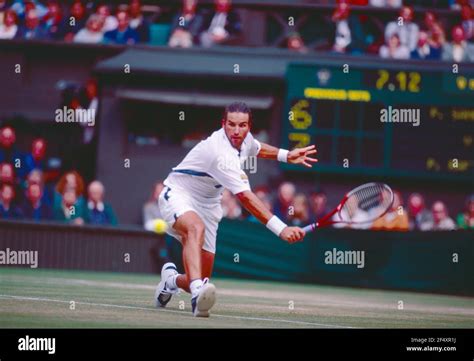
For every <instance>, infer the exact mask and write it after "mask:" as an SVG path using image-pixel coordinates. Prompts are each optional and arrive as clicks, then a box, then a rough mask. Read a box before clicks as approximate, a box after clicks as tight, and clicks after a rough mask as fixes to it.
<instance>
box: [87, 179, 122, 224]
mask: <svg viewBox="0 0 474 361" xmlns="http://www.w3.org/2000/svg"><path fill="white" fill-rule="evenodd" d="M87 193H88V196H89V197H88V199H87V211H88V214H87V218H86V219H87V223H90V224H100V225H112V226H116V225H117V217H116V216H115V212H114V210H113V209H112V207H111V206H110V204H108V203H105V202H104V193H105V190H104V185H103V184H102V183H101V182H99V181H97V180H96V181H93V182H92V183H91V184H89V188H88V189H87Z"/></svg>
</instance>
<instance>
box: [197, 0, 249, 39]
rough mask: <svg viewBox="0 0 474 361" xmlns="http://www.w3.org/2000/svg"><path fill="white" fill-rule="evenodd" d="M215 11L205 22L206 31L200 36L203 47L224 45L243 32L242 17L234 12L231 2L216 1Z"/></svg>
mask: <svg viewBox="0 0 474 361" xmlns="http://www.w3.org/2000/svg"><path fill="white" fill-rule="evenodd" d="M214 4H215V10H214V12H213V13H212V14H211V15H210V16H209V17H208V19H207V21H205V26H204V28H205V29H206V30H205V31H203V32H202V33H201V35H200V40H201V45H202V46H204V47H210V46H213V45H216V44H222V43H224V42H227V41H229V40H230V39H231V38H234V37H236V36H237V35H239V34H240V32H241V23H240V17H239V15H238V14H237V12H235V11H233V10H232V2H231V0H215V1H214Z"/></svg>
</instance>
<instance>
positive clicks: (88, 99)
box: [79, 78, 99, 144]
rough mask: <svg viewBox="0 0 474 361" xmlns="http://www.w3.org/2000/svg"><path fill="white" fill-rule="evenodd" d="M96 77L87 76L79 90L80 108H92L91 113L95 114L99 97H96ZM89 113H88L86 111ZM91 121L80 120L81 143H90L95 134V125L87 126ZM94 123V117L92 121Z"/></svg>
mask: <svg viewBox="0 0 474 361" xmlns="http://www.w3.org/2000/svg"><path fill="white" fill-rule="evenodd" d="M97 87H98V85H97V79H95V78H89V79H87V81H86V84H85V86H84V87H83V88H82V89H81V90H80V91H79V93H80V96H79V98H80V99H79V103H80V106H79V107H80V108H81V109H86V110H93V112H92V114H94V117H95V114H97V112H98V109H99V98H98V89H97ZM88 114H89V113H88ZM91 123H92V120H89V121H87V122H82V123H80V125H81V126H82V129H83V130H84V132H83V135H82V143H83V144H90V143H91V142H92V140H93V139H94V135H95V126H89V124H91ZM93 123H94V124H95V119H94V121H93Z"/></svg>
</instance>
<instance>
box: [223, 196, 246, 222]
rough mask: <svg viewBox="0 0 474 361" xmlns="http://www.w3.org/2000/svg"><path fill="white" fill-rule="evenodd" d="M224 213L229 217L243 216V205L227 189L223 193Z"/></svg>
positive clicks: (237, 217)
mask: <svg viewBox="0 0 474 361" xmlns="http://www.w3.org/2000/svg"><path fill="white" fill-rule="evenodd" d="M222 215H223V217H225V218H229V219H239V218H241V216H242V207H241V206H240V204H239V202H238V201H237V198H236V197H234V195H233V194H232V193H231V192H229V191H228V190H227V189H225V190H224V193H223V194H222Z"/></svg>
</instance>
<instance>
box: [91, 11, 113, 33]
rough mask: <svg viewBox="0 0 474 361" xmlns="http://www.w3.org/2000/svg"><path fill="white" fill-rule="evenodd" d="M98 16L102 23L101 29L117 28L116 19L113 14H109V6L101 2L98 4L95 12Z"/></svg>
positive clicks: (105, 30)
mask: <svg viewBox="0 0 474 361" xmlns="http://www.w3.org/2000/svg"><path fill="white" fill-rule="evenodd" d="M95 13H96V14H97V15H98V16H99V18H100V19H101V20H102V23H103V24H104V25H103V31H104V32H107V31H112V30H115V29H117V27H118V20H117V18H116V17H115V16H113V15H111V13H110V8H109V6H108V5H105V4H102V5H99V7H98V8H97V10H96V12H95Z"/></svg>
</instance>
